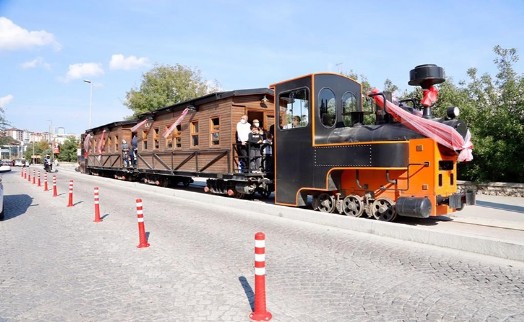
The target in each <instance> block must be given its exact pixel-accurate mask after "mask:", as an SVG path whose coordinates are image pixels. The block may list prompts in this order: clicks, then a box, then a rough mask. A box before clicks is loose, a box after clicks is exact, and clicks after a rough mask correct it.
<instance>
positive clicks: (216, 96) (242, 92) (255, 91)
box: [138, 88, 273, 119]
mask: <svg viewBox="0 0 524 322" xmlns="http://www.w3.org/2000/svg"><path fill="white" fill-rule="evenodd" d="M248 95H269V96H273V90H272V89H269V88H252V89H239V90H234V91H227V92H216V93H211V94H207V95H204V96H200V97H197V98H193V99H190V100H187V101H183V102H180V103H176V104H173V105H169V106H166V107H161V108H159V109H157V110H154V111H151V112H147V113H143V114H141V115H140V116H139V117H138V119H141V118H143V117H144V116H150V115H152V116H154V115H156V114H160V113H163V112H166V111H174V110H178V109H184V108H186V107H188V106H189V105H194V106H196V107H198V105H201V104H205V103H209V102H213V101H218V100H222V99H226V98H229V97H235V96H248Z"/></svg>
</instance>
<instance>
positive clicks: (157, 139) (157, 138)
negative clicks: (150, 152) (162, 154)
mask: <svg viewBox="0 0 524 322" xmlns="http://www.w3.org/2000/svg"><path fill="white" fill-rule="evenodd" d="M158 133H159V129H158V127H157V128H155V131H154V132H153V141H154V143H155V149H158V148H160V143H159V135H158Z"/></svg>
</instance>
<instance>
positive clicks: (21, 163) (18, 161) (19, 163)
mask: <svg viewBox="0 0 524 322" xmlns="http://www.w3.org/2000/svg"><path fill="white" fill-rule="evenodd" d="M14 166H15V167H24V166H25V160H22V159H16V160H15V164H14Z"/></svg>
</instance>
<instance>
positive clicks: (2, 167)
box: [0, 160, 11, 172]
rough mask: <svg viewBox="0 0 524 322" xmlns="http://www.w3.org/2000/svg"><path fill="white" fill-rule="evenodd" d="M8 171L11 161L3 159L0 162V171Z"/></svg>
mask: <svg viewBox="0 0 524 322" xmlns="http://www.w3.org/2000/svg"><path fill="white" fill-rule="evenodd" d="M8 171H11V161H9V160H3V161H2V163H0V172H8Z"/></svg>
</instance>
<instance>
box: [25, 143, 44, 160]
mask: <svg viewBox="0 0 524 322" xmlns="http://www.w3.org/2000/svg"><path fill="white" fill-rule="evenodd" d="M50 151H51V150H50V149H49V142H47V141H40V142H31V143H30V144H29V145H27V148H26V151H25V153H24V159H26V160H31V157H32V156H33V155H35V156H36V155H38V156H42V155H45V154H49V153H50ZM33 152H34V154H33Z"/></svg>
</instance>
